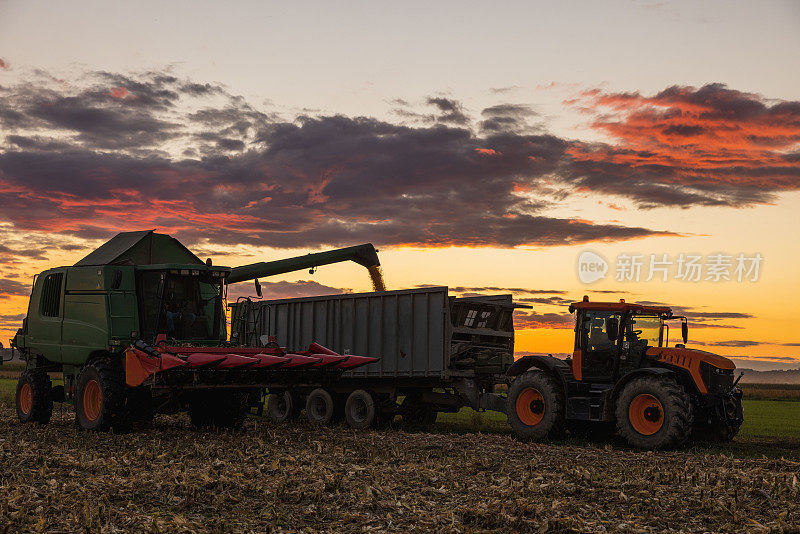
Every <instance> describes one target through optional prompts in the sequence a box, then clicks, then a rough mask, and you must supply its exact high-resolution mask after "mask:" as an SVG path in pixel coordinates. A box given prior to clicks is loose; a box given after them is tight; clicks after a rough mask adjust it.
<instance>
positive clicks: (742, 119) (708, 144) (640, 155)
mask: <svg viewBox="0 0 800 534" xmlns="http://www.w3.org/2000/svg"><path fill="white" fill-rule="evenodd" d="M573 103H575V104H580V105H581V106H582V109H584V110H587V111H589V112H591V113H593V114H594V116H595V118H594V120H593V122H592V126H593V127H594V128H595V129H597V130H599V131H601V132H604V133H605V134H607V135H609V136H610V137H611V138H613V139H614V140H615V143H614V144H601V143H594V144H592V143H574V144H573V145H572V146H571V147H569V148H568V149H567V153H568V154H569V155H570V156H571V157H572V158H573V160H574V161H576V162H579V163H582V164H583V165H584V168H585V169H587V170H589V171H590V170H592V169H594V170H595V171H597V172H599V169H601V168H602V169H605V167H604V166H608V165H613V166H617V167H619V168H622V169H625V170H627V171H630V172H631V177H632V178H637V177H639V176H647V177H649V179H650V180H652V177H655V178H656V180H655V181H656V182H657V183H661V184H665V185H683V186H690V187H697V188H699V189H701V190H702V189H704V188H709V187H711V188H712V189H716V188H720V187H724V186H726V185H731V186H735V187H737V188H751V189H753V190H760V191H761V192H762V194H761V196H760V198H761V199H766V198H767V196H765V195H764V194H763V192H765V191H780V190H794V189H797V188H798V187H800V157H798V153H797V149H798V146H800V102H777V103H772V102H769V101H766V100H765V99H763V98H762V97H760V96H759V95H755V94H752V93H745V92H741V91H736V90H732V89H728V88H726V87H725V86H724V85H721V84H710V85H706V86H704V87H701V88H699V89H697V88H693V87H677V86H675V87H670V88H668V89H665V90H664V91H661V92H660V93H658V94H656V95H654V96H644V95H642V94H640V93H638V92H634V93H603V92H601V91H599V90H591V91H585V92H584V93H582V94H581V97H580V98H578V99H576V100H575V101H573ZM608 172H609V173H611V172H612V171H610V170H609V171H608ZM751 196H753V195H751ZM755 197H756V198H757V200H758V199H759V196H758V195H755ZM609 207H611V206H609ZM612 209H616V208H612Z"/></svg>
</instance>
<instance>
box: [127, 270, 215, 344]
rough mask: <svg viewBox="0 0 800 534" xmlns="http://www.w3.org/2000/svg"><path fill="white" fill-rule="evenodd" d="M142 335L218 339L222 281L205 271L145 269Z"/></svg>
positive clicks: (148, 337) (142, 279)
mask: <svg viewBox="0 0 800 534" xmlns="http://www.w3.org/2000/svg"><path fill="white" fill-rule="evenodd" d="M140 287H141V290H142V295H143V299H142V308H141V314H142V324H144V325H145V328H143V329H142V330H143V333H144V334H145V337H144V339H145V340H147V339H155V338H156V337H157V336H158V335H159V334H164V335H166V336H167V338H168V339H176V340H180V341H216V340H220V325H221V323H222V320H223V315H222V313H223V312H222V284H221V282H220V281H219V279H212V278H211V277H210V276H206V275H205V274H204V273H203V274H200V275H175V274H169V273H161V272H145V273H142V275H141V277H140Z"/></svg>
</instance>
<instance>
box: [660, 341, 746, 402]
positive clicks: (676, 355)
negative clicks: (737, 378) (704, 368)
mask: <svg viewBox="0 0 800 534" xmlns="http://www.w3.org/2000/svg"><path fill="white" fill-rule="evenodd" d="M645 354H646V355H647V356H648V357H649V358H650V359H653V360H656V361H658V362H661V363H664V364H667V365H670V366H674V367H680V368H682V369H686V370H687V371H689V373H690V374H691V375H692V378H693V379H694V381H695V383H696V384H697V386H698V388H699V389H700V391H701V393H707V391H704V390H705V389H706V388H705V385H704V382H703V379H702V377H701V371H700V364H701V363H702V362H705V363H707V364H708V365H711V366H713V367H716V368H718V369H723V370H726V371H733V370H734V369H736V365H735V364H734V363H733V362H732V361H731V360H729V359H728V358H726V357H724V356H720V355H719V354H714V353H711V352H706V351H704V350H697V349H687V348H685V347H648V348H647V351H646V352H645Z"/></svg>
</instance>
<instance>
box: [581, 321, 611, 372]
mask: <svg viewBox="0 0 800 534" xmlns="http://www.w3.org/2000/svg"><path fill="white" fill-rule="evenodd" d="M620 319H621V314H620V313H618V312H612V311H594V310H588V311H586V313H585V314H584V316H583V321H582V322H581V330H580V332H579V334H580V340H579V348H580V349H581V350H582V352H583V359H582V361H583V375H584V376H585V377H587V378H590V379H591V378H608V377H610V376H611V374H612V373H613V370H614V361H615V359H616V356H617V347H616V344H615V342H614V340H613V339H611V338H610V337H609V331H608V324H609V322H610V321H609V320H611V321H616V323H617V324H619V321H620ZM612 335H613V329H612Z"/></svg>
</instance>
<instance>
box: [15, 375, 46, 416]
mask: <svg viewBox="0 0 800 534" xmlns="http://www.w3.org/2000/svg"><path fill="white" fill-rule="evenodd" d="M16 404H17V417H18V418H19V420H20V421H22V422H23V423H42V424H43V425H44V424H47V423H49V422H50V417H51V416H52V415H53V392H52V386H51V384H50V377H49V376H47V373H43V372H41V371H31V370H27V371H23V372H22V374H21V375H20V377H19V381H17V397H16Z"/></svg>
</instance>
